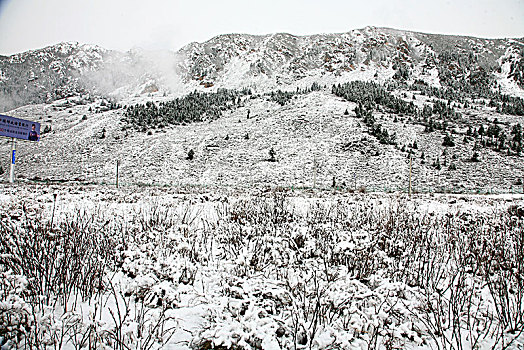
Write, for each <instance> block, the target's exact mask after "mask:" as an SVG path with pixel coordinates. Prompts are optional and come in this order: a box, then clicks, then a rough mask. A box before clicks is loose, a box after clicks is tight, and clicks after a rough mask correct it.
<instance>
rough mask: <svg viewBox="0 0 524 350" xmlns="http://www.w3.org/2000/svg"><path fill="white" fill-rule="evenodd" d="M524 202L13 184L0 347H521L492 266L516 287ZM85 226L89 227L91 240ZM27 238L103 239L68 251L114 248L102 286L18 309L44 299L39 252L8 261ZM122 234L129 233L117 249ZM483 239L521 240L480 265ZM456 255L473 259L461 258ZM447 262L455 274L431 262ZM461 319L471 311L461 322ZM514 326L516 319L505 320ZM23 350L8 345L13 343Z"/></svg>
mask: <svg viewBox="0 0 524 350" xmlns="http://www.w3.org/2000/svg"><path fill="white" fill-rule="evenodd" d="M522 207H524V197H523V196H522V195H510V194H505V195H498V196H494V195H492V196H479V195H445V194H436V195H423V194H415V195H413V197H412V198H411V199H409V198H408V197H407V196H406V195H403V194H359V193H355V194H348V193H347V192H333V191H325V190H316V191H312V190H311V189H303V190H295V191H284V192H279V191H274V190H273V191H269V192H265V191H260V190H258V191H253V190H249V189H248V190H238V189H237V190H230V189H222V190H220V189H218V190H217V189H213V190H206V189H202V188H188V189H187V190H185V191H181V190H180V189H173V188H164V187H155V186H153V187H138V186H132V187H125V188H120V189H116V188H115V187H114V186H110V185H103V186H100V185H71V184H69V185H68V184H64V185H24V184H20V185H12V186H4V187H2V188H1V189H0V217H1V218H2V224H1V226H0V232H1V233H2V236H1V237H2V238H1V239H0V259H2V262H3V265H2V267H1V268H0V282H2V283H0V292H1V294H0V295H2V296H3V299H2V300H1V302H2V303H3V304H2V305H4V306H6V307H7V308H0V319H3V320H7V318H5V317H6V315H10V318H9V322H11V323H13V327H14V328H9V329H10V330H9V331H8V332H7V333H3V329H2V328H0V331H2V332H0V334H2V337H3V338H2V337H0V341H2V342H5V341H6V340H7V339H13V338H11V337H13V336H14V335H15V334H18V335H19V337H21V338H19V339H22V340H21V341H22V343H21V344H23V342H26V345H27V341H29V339H32V340H33V341H35V340H38V339H40V340H41V341H45V342H46V343H47V346H44V347H43V348H51V347H52V346H56V344H57V341H59V339H60V337H59V335H60V334H63V336H62V340H63V341H64V343H63V348H66V349H69V348H71V349H73V348H81V347H82V346H81V345H80V344H81V343H82V342H81V341H80V338H82V337H84V339H86V340H85V341H87V339H89V341H90V342H91V344H99V345H100V346H102V344H105V345H104V346H106V347H111V348H112V347H115V346H118V344H127V346H130V348H132V349H135V348H140V347H141V346H142V347H147V348H153V349H154V348H163V349H174V350H175V349H176V350H182V349H212V348H215V349H217V348H220V347H222V348H227V349H233V348H235V349H289V348H293V347H294V346H296V347H297V348H311V349H332V348H340V349H356V348H370V347H372V346H373V345H372V344H376V346H377V347H378V348H381V349H382V348H384V349H386V348H389V347H390V346H392V345H393V346H395V347H397V348H411V349H430V348H435V347H437V346H440V347H443V346H444V347H445V346H448V345H449V344H454V345H453V346H459V344H460V346H461V347H462V348H464V349H472V348H480V349H488V348H491V346H492V345H494V343H498V346H501V344H502V342H506V344H507V342H508V341H511V340H513V343H512V345H511V346H510V348H511V347H514V348H519V346H522V345H524V339H523V338H522V337H520V336H519V335H518V332H519V331H522V330H523V327H524V324H523V321H524V320H522V316H519V315H518V311H516V310H518V309H519V307H520V308H522V306H524V305H523V303H524V299H523V295H522V293H521V292H509V294H505V295H506V297H507V298H508V299H507V300H508V302H509V304H506V307H508V309H507V314H504V315H502V314H500V313H497V310H498V309H496V308H495V306H500V305H501V304H499V303H500V302H503V301H504V300H505V299H500V298H498V296H497V295H496V294H493V293H494V291H493V289H489V288H500V286H498V285H497V284H493V283H494V282H493V283H492V284H490V283H488V285H489V286H490V287H489V288H488V287H487V286H486V283H487V282H486V280H485V279H484V278H485V277H484V275H483V272H482V271H484V270H483V269H486V268H489V269H492V270H491V271H492V273H493V274H495V275H497V274H503V276H505V277H504V278H505V279H506V281H507V282H508V283H518V282H517V281H519V280H518V278H517V277H518V276H517V275H519V274H521V273H522V271H521V270H519V269H521V265H514V266H515V269H516V270H514V272H511V271H507V270H505V269H502V270H499V268H500V266H499V265H497V264H499V263H500V264H506V263H510V264H518V259H519V258H518V256H519V254H521V253H522V252H520V251H519V250H518V249H521V248H518V247H519V244H521V243H522V242H520V243H519V241H518V237H519V236H518V233H519V232H520V233H521V230H522V227H523V225H522V218H520V219H519V218H518V216H519V215H520V216H522V215H523V211H522V209H517V208H522ZM519 210H520V211H519ZM511 213H512V214H511ZM511 215H513V216H511ZM515 215H516V216H515ZM51 220H53V221H52V222H53V223H51ZM51 225H52V226H51ZM22 227H25V229H23V230H21V228H22ZM495 227H504V229H503V230H493V228H495ZM33 228H35V229H33ZM13 230H14V231H13ZM82 230H85V231H86V232H89V235H90V236H88V237H86V239H87V240H85V241H82V236H81V234H80V233H81V231H82ZM39 232H42V233H43V236H41V235H40V234H39ZM17 234H18V235H20V237H21V238H20V239H22V237H28V236H26V235H28V234H29V235H33V236H30V237H33V239H38V240H43V242H47V243H45V244H42V245H39V246H38V249H44V250H45V249H48V248H46V247H50V246H54V247H55V249H57V250H58V251H61V252H65V254H67V250H65V251H64V250H63V249H64V248H66V247H67V245H65V246H62V245H61V244H60V242H62V241H63V242H64V244H65V242H68V239H69V238H68V237H69V235H70V236H71V237H76V238H75V239H77V240H80V241H81V242H84V243H81V244H80V243H79V242H80V241H76V242H77V245H76V247H77V248H78V249H80V251H82V249H91V248H89V247H90V246H91V245H90V244H89V243H88V242H89V241H90V240H93V241H94V242H99V243H97V244H98V245H99V246H100V247H107V248H106V249H113V251H111V250H105V251H104V250H103V251H100V250H96V249H95V250H93V251H91V253H90V254H86V255H85V256H84V255H83V254H80V255H79V256H71V257H70V259H71V261H70V262H69V263H70V264H71V266H76V265H75V262H76V261H77V260H78V259H84V260H81V261H84V262H85V263H90V264H94V262H95V261H97V260H96V255H97V254H105V253H107V252H109V255H108V256H107V257H106V258H105V260H104V262H105V265H103V266H105V267H103V270H101V271H104V272H103V275H101V276H100V277H101V278H102V279H101V281H103V285H104V286H105V287H104V289H103V290H101V291H98V292H94V294H92V296H91V297H88V296H87V295H84V298H83V299H80V298H78V297H79V296H78V295H76V296H75V293H74V290H85V289H82V286H84V284H81V285H79V286H78V287H76V288H78V289H73V294H71V295H70V297H69V299H67V300H69V301H68V302H67V303H66V304H62V303H61V301H60V300H62V299H60V298H59V299H57V303H54V302H53V300H54V299H53V298H51V299H49V300H50V301H49V303H50V304H45V303H46V302H45V301H44V305H49V306H50V307H45V308H43V309H40V308H37V309H36V310H37V311H36V312H37V314H38V315H40V316H39V317H38V318H37V319H34V320H33V319H32V318H30V319H28V320H26V319H24V318H23V317H22V318H20V317H18V316H21V315H22V316H23V315H24V314H25V313H26V312H28V311H26V310H30V308H31V307H35V306H36V305H37V304H34V303H33V301H32V300H33V299H31V297H30V296H31V292H30V291H31V290H32V289H31V288H34V285H33V284H28V281H32V279H31V278H28V277H30V276H32V274H33V273H34V271H33V270H24V268H25V267H24V266H30V265H27V264H30V262H31V261H32V259H33V256H32V255H31V254H32V251H31V249H30V246H29V245H28V246H23V245H17V246H19V247H21V248H20V249H22V250H23V249H25V250H24V251H25V253H24V255H23V256H25V259H26V260H25V261H26V262H25V263H24V264H20V265H18V264H17V263H13V261H15V260H10V259H11V257H13V258H14V257H15V256H17V254H19V252H17V251H16V250H14V251H11V253H9V254H6V252H7V250H6V249H10V247H12V244H11V245H6V242H7V241H6V237H9V238H8V241H9V240H12V241H10V242H15V241H16V240H17ZM79 234H80V235H79ZM515 234H517V235H515ZM6 235H7V236H6ZM111 237H114V238H116V239H117V240H116V241H115V242H113V243H111V242H112V241H111V239H112V238H111ZM414 237H420V239H414ZM107 238H109V241H107V240H105V239H107ZM24 239H26V238H24ZM426 240H427V241H426ZM515 240H517V241H515ZM475 241H478V242H484V243H482V244H485V243H487V242H490V244H493V248H496V247H497V245H498V244H502V245H506V244H507V246H506V253H505V254H506V255H505V257H504V259H505V260H504V259H503V260H501V259H502V257H499V256H498V255H497V256H495V255H493V256H492V259H494V260H495V261H496V262H497V264H491V263H490V261H491V260H489V259H488V260H482V259H481V260H467V259H470V258H469V257H470V255H468V254H470V253H471V252H472V251H475V249H476V247H477V245H476V244H475ZM28 243H29V242H28ZM514 243H515V244H516V245H513V244H514ZM479 244H480V243H479ZM522 246H523V245H522V244H521V245H520V247H522ZM111 247H112V248H111ZM93 248H96V245H95V246H93ZM463 249H464V250H463ZM484 249H487V248H484ZM490 249H491V248H490ZM515 249H516V250H515ZM489 252H490V250H489V249H487V250H483V251H477V254H488V253H489ZM49 253H50V252H49ZM420 254H422V255H420ZM50 255H52V254H50ZM101 256H102V255H101ZM456 257H462V258H460V259H466V260H459V261H462V263H461V264H458V265H455V263H456V261H455V260H454V259H456ZM92 258H95V260H92ZM39 259H44V260H41V261H47V259H48V258H47V257H41V258H39ZM54 259H55V260H54V261H55V264H54V265H48V266H54V268H51V270H50V273H51V274H52V271H54V270H53V269H57V270H58V269H60V266H61V264H60V263H59V262H60V261H62V260H60V256H55V258H54ZM413 259H414V260H413ZM515 259H517V260H515ZM99 262H101V261H99ZM520 263H522V261H520ZM92 266H93V267H92V268H93V269H95V268H100V267H97V266H99V265H96V264H95V265H92ZM436 266H440V267H439V269H440V270H438V271H441V272H440V273H443V274H442V275H440V273H439V274H434V273H433V272H431V271H433V270H431V269H429V268H430V267H432V268H435V267H436ZM519 266H520V267H519ZM476 269H480V270H476ZM473 271H477V273H476V274H475V273H473ZM78 273H80V274H86V273H89V271H83V272H82V271H79V272H78ZM515 273H516V274H515ZM495 275H494V276H495ZM17 276H18V277H17ZM45 276H46V275H45V274H44V275H39V274H34V277H32V278H34V279H37V280H38V279H44V280H45ZM428 279H429V280H428ZM16 281H18V282H16ZM520 281H521V282H522V279H520ZM521 282H520V283H521ZM432 283H436V284H435V285H433V284H432ZM464 283H466V284H464ZM10 286H11V287H10ZM13 286H18V287H16V288H13ZM522 287H523V286H522V285H518V284H517V285H514V287H512V288H521V289H518V290H520V291H522V290H523V289H522ZM497 290H498V291H504V290H506V289H497ZM23 291H25V292H23ZM53 293H55V292H51V294H52V295H54V294H53ZM56 293H57V295H60V293H59V292H58V291H57V290H56ZM506 293H508V292H507V291H506ZM519 293H521V294H519ZM457 295H458V296H461V298H462V296H464V297H467V298H466V299H457ZM20 298H22V299H20ZM17 300H18V301H17ZM460 300H468V302H467V303H466V304H467V305H466V304H455V303H458V302H459V301H460ZM9 305H11V306H13V307H14V308H11V309H9V307H10V306H9ZM15 305H16V307H15ZM66 305H67V310H66V308H65V306H66ZM99 305H101V306H99ZM452 306H453V309H452V308H451V307H452ZM457 307H459V308H462V309H459V310H458V309H456V308H457ZM6 310H9V311H7V314H6ZM17 310H18V311H17ZM432 310H433V311H432ZM446 310H448V311H446ZM499 311H500V310H499ZM456 312H458V313H457V314H455V313H456ZM437 314H438V315H441V316H438V317H436V315H437ZM465 315H468V318H464V317H463V316H465ZM507 316H509V318H508V319H505V318H503V317H507ZM469 317H473V320H474V322H473V323H472V324H469V323H467V322H468V321H466V320H469ZM519 317H520V318H519ZM24 320H25V321H24ZM457 320H462V321H459V322H460V326H459V328H454V326H453V325H456V324H455V323H453V322H456V321H457ZM490 320H491V321H490ZM501 320H506V321H508V320H512V321H508V322H511V323H509V324H508V325H507V326H504V327H502V326H501V324H500V322H502V321H501ZM451 321H453V322H451ZM488 321H489V322H491V323H490V324H491V325H490V326H489V328H486V327H487V325H488V323H489V322H488ZM506 321H505V322H506ZM17 322H18V323H17ZM24 322H25V323H24ZM20 325H26V326H27V327H29V328H25V329H33V330H38V331H39V333H27V332H26V333H23V331H22V328H16V327H18V326H20ZM157 326H158V327H157ZM0 327H2V326H0ZM435 327H437V328H435ZM501 327H502V328H501ZM505 327H510V328H511V327H513V329H514V330H516V331H517V333H514V332H513V331H508V329H509V328H507V329H505ZM16 329H20V332H22V333H17V332H19V331H16ZM436 329H441V331H440V333H439V331H436ZM60 332H64V333H60ZM75 334H76V337H74V336H73V335H75ZM5 337H7V338H5ZM24 337H28V338H24ZM31 337H33V338H31ZM39 337H40V338H39ZM2 339H3V340H2ZM448 342H450V343H448ZM457 342H458V343H457ZM475 342H476V345H474V344H475ZM53 344H55V345H53ZM75 344H76V345H75ZM85 344H86V346H87V343H85ZM446 344H448V345H446ZM13 345H14V342H13V341H12V340H11V341H8V342H7V343H5V344H3V349H11V348H12V346H13ZM149 346H151V347H149Z"/></svg>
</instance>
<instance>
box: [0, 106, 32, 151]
mask: <svg viewBox="0 0 524 350" xmlns="http://www.w3.org/2000/svg"><path fill="white" fill-rule="evenodd" d="M0 136H6V137H14V138H17V139H22V140H29V141H39V140H40V123H37V122H32V121H30V120H25V119H20V118H14V117H10V116H8V115H3V114H0ZM13 157H14V155H13ZM13 159H14V158H13Z"/></svg>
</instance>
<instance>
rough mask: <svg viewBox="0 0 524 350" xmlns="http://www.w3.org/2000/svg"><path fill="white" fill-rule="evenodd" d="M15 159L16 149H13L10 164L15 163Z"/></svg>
mask: <svg viewBox="0 0 524 350" xmlns="http://www.w3.org/2000/svg"><path fill="white" fill-rule="evenodd" d="M15 160H16V149H14V150H13V155H12V156H11V164H15Z"/></svg>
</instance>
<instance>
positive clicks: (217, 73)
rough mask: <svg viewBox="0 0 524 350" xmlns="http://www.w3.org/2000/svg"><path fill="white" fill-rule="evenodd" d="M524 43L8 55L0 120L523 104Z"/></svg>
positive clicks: (425, 39) (287, 42)
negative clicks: (313, 93)
mask: <svg viewBox="0 0 524 350" xmlns="http://www.w3.org/2000/svg"><path fill="white" fill-rule="evenodd" d="M523 50H524V39H523V38H514V39H481V38H473V37H465V36H449V35H436V34H423V33H415V32H409V31H402V30H395V29H388V28H375V27H366V28H364V29H359V30H352V31H350V32H347V33H342V34H319V35H310V36H295V35H291V34H285V33H278V34H271V35H259V36H257V35H248V34H229V35H220V36H217V37H214V38H212V39H210V40H208V41H206V42H203V43H190V44H188V45H186V46H185V47H183V48H182V49H180V50H179V51H178V52H169V51H154V52H152V51H146V50H140V49H136V50H131V51H128V52H125V53H122V52H118V51H113V50H106V49H104V48H101V47H98V46H95V45H81V44H78V43H60V44H57V45H53V46H49V47H46V48H43V49H39V50H32V51H28V52H24V53H20V54H15V55H12V56H0V93H1V95H0V111H8V110H10V109H13V108H15V107H18V106H22V105H27V104H32V103H42V102H51V101H54V100H57V99H60V98H64V97H70V96H79V95H84V96H108V97H113V98H115V99H121V98H125V97H129V96H132V95H136V94H138V95H140V94H143V93H151V92H156V91H159V90H160V91H164V92H166V93H175V94H184V93H187V92H189V91H193V90H194V89H201V90H206V89H207V90H214V89H216V88H243V87H249V88H252V89H254V90H255V91H267V90H270V89H276V88H279V89H295V88H296V87H304V86H308V85H311V83H313V82H317V83H319V84H333V83H343V82H347V81H351V80H375V81H378V82H384V81H388V80H399V81H408V82H409V81H411V82H413V81H415V80H420V81H424V82H426V83H428V84H430V85H432V86H436V87H440V86H442V87H447V86H454V87H463V86H466V85H467V86H479V85H481V86H483V87H485V88H486V89H500V91H501V92H503V93H508V94H512V95H515V94H516V95H520V96H522V88H523V87H524V60H523V52H524V51H523Z"/></svg>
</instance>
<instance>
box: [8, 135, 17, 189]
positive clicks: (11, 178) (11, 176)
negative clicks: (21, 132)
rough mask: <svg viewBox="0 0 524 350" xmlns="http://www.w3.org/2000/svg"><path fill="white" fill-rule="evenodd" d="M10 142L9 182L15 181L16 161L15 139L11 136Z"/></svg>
mask: <svg viewBox="0 0 524 350" xmlns="http://www.w3.org/2000/svg"><path fill="white" fill-rule="evenodd" d="M11 140H12V142H11V172H10V173H9V182H10V183H13V182H15V163H16V141H15V138H14V137H13V138H12V139H11Z"/></svg>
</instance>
